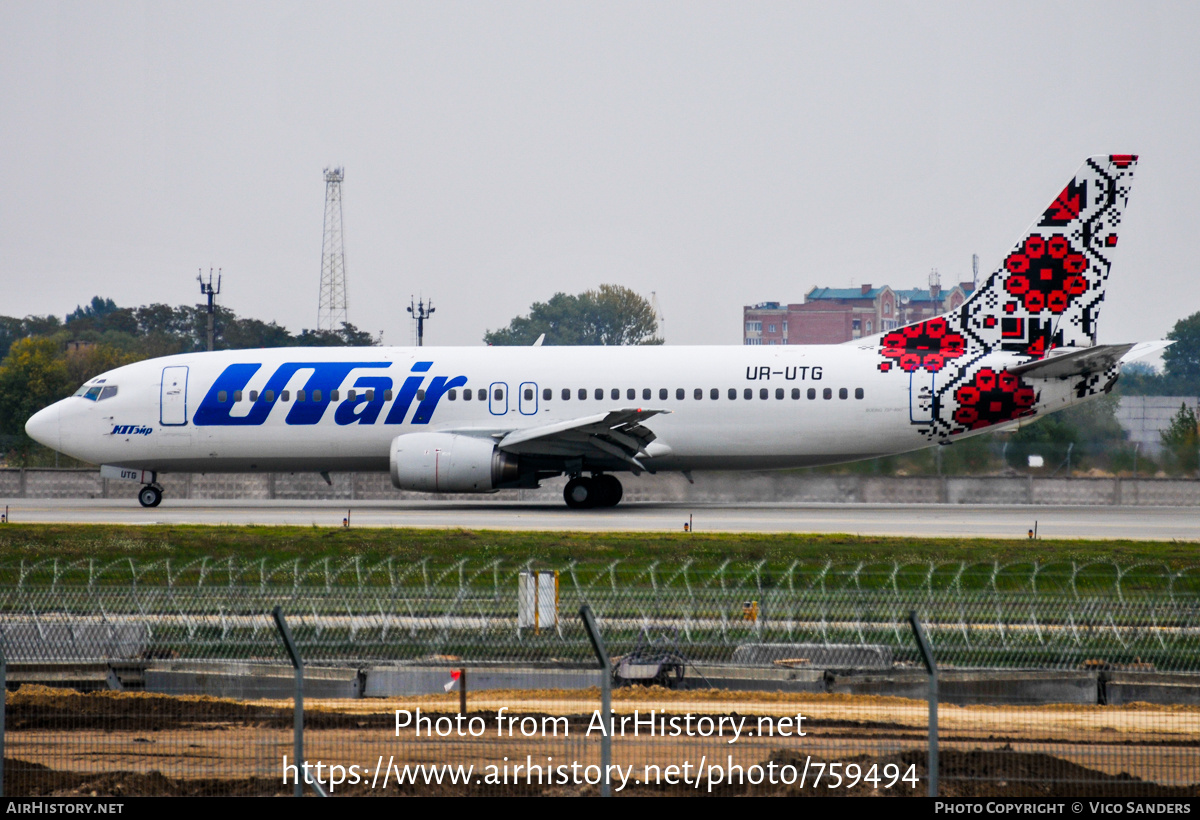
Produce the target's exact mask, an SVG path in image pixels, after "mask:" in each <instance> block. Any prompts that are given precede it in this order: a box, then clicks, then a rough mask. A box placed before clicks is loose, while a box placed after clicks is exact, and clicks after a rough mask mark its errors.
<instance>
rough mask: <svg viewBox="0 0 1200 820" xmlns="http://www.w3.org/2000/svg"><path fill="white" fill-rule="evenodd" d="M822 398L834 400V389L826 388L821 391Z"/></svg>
mask: <svg viewBox="0 0 1200 820" xmlns="http://www.w3.org/2000/svg"><path fill="white" fill-rule="evenodd" d="M821 396H822V397H823V398H826V399H832V398H833V388H830V387H826V388H825V389H824V390H822V391H821Z"/></svg>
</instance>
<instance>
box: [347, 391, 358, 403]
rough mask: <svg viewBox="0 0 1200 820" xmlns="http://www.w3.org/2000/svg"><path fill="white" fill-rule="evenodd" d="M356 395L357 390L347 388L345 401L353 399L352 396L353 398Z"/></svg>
mask: <svg viewBox="0 0 1200 820" xmlns="http://www.w3.org/2000/svg"><path fill="white" fill-rule="evenodd" d="M357 395H358V392H357V391H355V390H347V391H346V400H347V401H354V398H355V396H357Z"/></svg>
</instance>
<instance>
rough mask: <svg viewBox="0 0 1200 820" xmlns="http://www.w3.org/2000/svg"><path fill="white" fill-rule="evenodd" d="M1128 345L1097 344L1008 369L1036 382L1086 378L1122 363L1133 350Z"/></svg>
mask: <svg viewBox="0 0 1200 820" xmlns="http://www.w3.org/2000/svg"><path fill="white" fill-rule="evenodd" d="M1133 347H1134V346H1133V345H1132V344H1127V345H1096V346H1095V347H1081V348H1078V349H1076V350H1071V351H1068V352H1066V353H1060V354H1058V355H1054V354H1053V353H1051V354H1050V355H1049V356H1046V357H1045V358H1042V359H1038V360H1037V361H1032V362H1026V363H1025V364H1018V365H1013V366H1011V367H1008V368H1006V369H1007V370H1008V372H1009V373H1012V374H1013V375H1017V376H1029V377H1032V378H1035V379H1065V378H1069V377H1071V376H1084V375H1087V374H1088V373H1097V372H1100V371H1104V370H1107V369H1108V368H1110V367H1112V366H1113V365H1114V364H1116V363H1117V362H1119V361H1121V359H1122V357H1124V356H1125V354H1126V353H1128V352H1129V351H1130V350H1132V349H1133Z"/></svg>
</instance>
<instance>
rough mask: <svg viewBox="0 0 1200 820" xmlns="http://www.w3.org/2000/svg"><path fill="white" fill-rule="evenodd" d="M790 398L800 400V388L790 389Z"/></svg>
mask: <svg viewBox="0 0 1200 820" xmlns="http://www.w3.org/2000/svg"><path fill="white" fill-rule="evenodd" d="M792 398H793V399H798V398H800V388H799V387H793V388H792Z"/></svg>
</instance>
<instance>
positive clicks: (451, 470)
mask: <svg viewBox="0 0 1200 820" xmlns="http://www.w3.org/2000/svg"><path fill="white" fill-rule="evenodd" d="M390 459H391V468H392V484H393V485H395V486H396V487H397V488H399V489H401V490H415V491H417V492H423V493H490V492H492V491H494V490H495V489H496V488H497V487H499V486H500V485H502V484H507V483H509V482H511V481H516V480H517V478H518V476H519V473H518V471H517V457H516V456H515V455H512V454H511V453H504V452H501V451H500V450H498V449H497V448H496V445H495V444H494V443H493V442H492V441H490V440H489V439H483V438H472V437H471V436H457V435H454V434H452V433H409V434H407V435H403V436H396V438H394V439H392V448H391V453H390Z"/></svg>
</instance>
